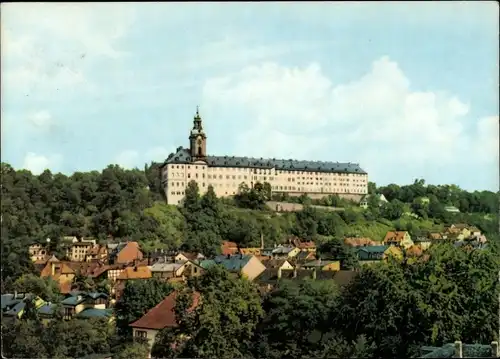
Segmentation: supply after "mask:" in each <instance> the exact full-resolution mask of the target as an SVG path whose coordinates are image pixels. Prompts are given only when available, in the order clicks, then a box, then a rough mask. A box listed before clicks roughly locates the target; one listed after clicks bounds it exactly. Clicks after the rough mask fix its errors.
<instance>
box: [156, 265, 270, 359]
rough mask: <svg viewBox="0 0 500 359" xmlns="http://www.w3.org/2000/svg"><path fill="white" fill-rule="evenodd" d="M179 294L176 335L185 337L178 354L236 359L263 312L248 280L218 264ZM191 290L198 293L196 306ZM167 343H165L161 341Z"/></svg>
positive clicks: (250, 337)
mask: <svg viewBox="0 0 500 359" xmlns="http://www.w3.org/2000/svg"><path fill="white" fill-rule="evenodd" d="M190 287H191V288H186V289H185V291H181V293H180V294H179V297H178V300H177V305H176V309H175V312H176V316H177V318H178V321H179V327H178V330H177V332H176V334H177V335H176V336H175V337H178V335H180V334H182V335H183V337H184V338H188V339H187V340H186V342H184V343H183V345H182V347H181V353H180V355H179V356H180V357H184V358H186V357H190V358H207V357H209V358H215V357H217V358H236V357H242V356H244V355H246V353H248V351H249V348H250V344H251V339H252V336H253V333H254V330H255V328H256V326H257V323H258V322H259V321H260V320H261V319H262V316H263V311H262V307H261V304H260V297H259V294H258V292H257V290H256V288H255V287H254V286H253V284H252V283H251V282H249V281H248V280H246V279H244V278H233V277H232V276H231V275H230V274H229V272H227V271H226V270H225V269H223V268H222V267H220V266H214V267H211V268H210V269H209V270H208V271H207V272H206V273H205V274H204V275H202V276H201V277H198V278H195V279H194V280H193V281H192V282H190ZM192 291H196V292H198V293H200V295H201V301H200V305H199V306H198V307H197V308H196V309H194V310H192V311H189V310H187V309H188V308H190V307H191V305H192V299H191V298H192V294H191V293H192ZM163 345H164V346H165V345H168V343H164V344H163Z"/></svg>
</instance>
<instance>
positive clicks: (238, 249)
mask: <svg viewBox="0 0 500 359" xmlns="http://www.w3.org/2000/svg"><path fill="white" fill-rule="evenodd" d="M157 167H158V166H157V165H156V164H151V165H147V166H145V170H144V171H140V170H124V169H121V168H120V167H118V166H109V167H108V168H106V169H105V170H103V171H102V172H101V173H99V172H96V171H94V172H88V173H75V174H73V175H72V176H69V177H68V176H65V175H62V174H52V173H50V172H49V171H45V172H44V173H42V174H41V175H39V176H34V175H32V174H31V173H30V172H28V171H22V170H21V171H15V170H14V169H12V167H10V166H9V165H8V164H4V163H2V188H1V190H2V213H1V214H2V217H1V218H2V228H1V229H2V313H3V318H4V319H5V324H4V323H2V326H4V328H5V329H9V330H7V331H4V330H2V333H7V332H8V333H10V334H6V335H4V334H2V335H3V337H2V339H3V342H4V343H6V344H5V345H4V350H5V351H4V355H6V356H7V357H33V352H38V353H39V356H38V357H47V356H48V357H84V356H86V355H93V354H95V355H102V358H104V357H106V358H108V357H109V358H111V357H112V358H115V359H116V358H122V357H123V358H125V357H138V358H141V357H144V358H146V357H151V356H152V357H199V358H204V357H207V358H208V357H215V356H217V357H222V358H230V357H231V358H234V357H255V358H260V357H266V358H269V357H271V358H274V357H276V358H278V357H283V356H286V357H291V358H301V357H303V356H304V355H307V356H333V357H372V356H377V357H378V356H413V357H418V356H422V355H427V357H428V355H430V354H429V353H430V352H433V350H434V351H439V350H441V351H445V352H448V351H449V348H451V347H450V345H451V344H450V343H454V341H456V340H462V341H464V343H483V344H484V345H483V346H482V347H477V348H476V347H470V346H468V344H464V347H463V348H467V349H464V350H473V351H474V350H476V349H477V353H479V354H481V355H480V356H484V355H486V354H484V353H486V352H488V351H489V352H488V355H487V356H490V355H491V353H492V352H494V351H495V350H498V345H497V346H496V347H495V344H494V343H493V344H491V345H490V343H492V342H498V339H499V338H498V331H497V330H496V328H497V324H498V316H497V315H496V314H495V313H498V305H499V303H498V297H499V295H500V292H499V285H498V278H497V273H498V271H500V249H499V247H500V246H499V244H500V239H499V236H498V210H499V208H498V205H499V199H500V197H499V194H498V193H493V192H487V191H482V192H467V191H464V190H461V189H460V188H458V187H457V186H454V185H449V186H448V185H445V186H433V185H426V184H425V182H424V181H423V180H416V181H415V182H414V183H413V184H411V185H407V186H398V185H394V184H391V185H389V186H385V187H380V188H377V187H376V185H375V184H373V183H370V185H369V194H368V195H367V196H365V197H363V198H362V199H361V201H360V202H352V201H349V200H347V199H343V198H341V197H339V196H327V197H325V198H322V199H318V200H313V199H310V198H308V197H307V196H305V195H303V196H300V197H289V196H286V195H283V194H276V193H267V192H265V191H261V190H259V187H258V186H256V188H254V189H245V190H244V191H243V190H241V191H239V193H238V194H237V195H235V196H234V197H232V198H217V197H216V196H215V193H214V191H213V190H212V189H210V188H209V189H208V191H207V193H206V194H204V195H203V196H200V194H199V191H198V188H197V184H196V183H195V182H191V183H190V184H189V185H188V188H187V190H186V195H185V198H184V201H183V203H182V205H181V206H179V207H176V206H170V205H166V204H165V201H164V199H163V198H162V190H161V184H160V181H159V176H158V173H159V172H158V168H157ZM263 187H268V186H261V187H260V188H263ZM471 293H473V295H472V296H471ZM242 303H245V305H242ZM238 318H239V319H238ZM242 318H243V319H242ZM495 318H496V319H495ZM70 328H76V329H77V332H78V333H79V334H78V335H72V334H71V333H72V332H74V330H75V329H71V330H70ZM340 328H341V329H340ZM81 335H84V336H85V337H86V338H89V340H88V342H87V343H85V344H84V343H82V342H81V339H80V338H81ZM28 337H29V338H31V339H30V340H27V339H25V338H28ZM20 338H24V339H20ZM55 338H58V339H57V340H54V339H55ZM63 338H64V339H63ZM182 338H184V339H182ZM186 338H189V339H186ZM380 338H390V340H385V341H381V340H380ZM460 345H461V344H460ZM443 348H444V349H443ZM453 348H454V347H453ZM457 348H458V346H457ZM460 348H462V347H461V346H460ZM470 348H472V349H470ZM474 348H476V349H474ZM495 348H497V349H495ZM431 349H432V350H431ZM483 352H484V353H483ZM477 353H476V354H477ZM483 354H484V355H483ZM451 355H457V353H456V352H453V353H452V354H451Z"/></svg>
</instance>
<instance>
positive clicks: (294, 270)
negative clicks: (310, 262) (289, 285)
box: [293, 267, 297, 278]
mask: <svg viewBox="0 0 500 359" xmlns="http://www.w3.org/2000/svg"><path fill="white" fill-rule="evenodd" d="M293 277H294V278H297V267H294V268H293Z"/></svg>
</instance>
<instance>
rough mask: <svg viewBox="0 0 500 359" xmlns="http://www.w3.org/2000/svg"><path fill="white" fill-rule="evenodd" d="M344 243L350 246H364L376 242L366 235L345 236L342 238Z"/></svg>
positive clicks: (372, 244)
mask: <svg viewBox="0 0 500 359" xmlns="http://www.w3.org/2000/svg"><path fill="white" fill-rule="evenodd" d="M344 244H346V245H348V246H351V247H359V246H364V245H368V246H374V245H376V244H377V242H375V241H374V240H372V239H371V238H367V237H363V238H362V237H347V238H344Z"/></svg>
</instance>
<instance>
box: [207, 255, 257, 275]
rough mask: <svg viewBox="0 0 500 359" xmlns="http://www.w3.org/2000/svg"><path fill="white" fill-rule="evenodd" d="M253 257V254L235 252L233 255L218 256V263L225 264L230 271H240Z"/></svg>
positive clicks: (216, 260)
mask: <svg viewBox="0 0 500 359" xmlns="http://www.w3.org/2000/svg"><path fill="white" fill-rule="evenodd" d="M250 259H252V256H251V255H243V254H235V255H232V256H216V257H215V258H214V261H215V263H216V264H221V265H223V266H224V267H225V268H226V269H227V270H228V271H239V270H241V269H242V268H243V267H245V266H246V265H247V263H248V262H249V261H250Z"/></svg>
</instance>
